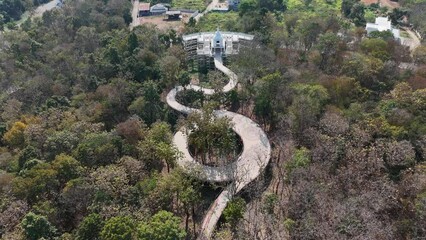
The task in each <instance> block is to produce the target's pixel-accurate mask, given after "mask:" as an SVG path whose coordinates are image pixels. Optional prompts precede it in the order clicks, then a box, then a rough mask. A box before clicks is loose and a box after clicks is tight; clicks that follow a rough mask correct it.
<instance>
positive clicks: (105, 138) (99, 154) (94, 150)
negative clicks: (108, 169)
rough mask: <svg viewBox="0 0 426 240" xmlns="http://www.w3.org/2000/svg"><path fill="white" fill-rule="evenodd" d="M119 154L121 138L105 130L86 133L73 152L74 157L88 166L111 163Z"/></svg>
mask: <svg viewBox="0 0 426 240" xmlns="http://www.w3.org/2000/svg"><path fill="white" fill-rule="evenodd" d="M120 154H121V139H120V138H119V137H118V136H114V135H112V134H110V133H107V132H103V133H91V134H88V135H87V136H86V137H85V138H84V139H83V140H82V141H81V142H80V143H79V144H78V146H77V148H76V150H75V152H74V155H75V157H76V159H78V160H79V161H80V162H81V163H82V164H83V165H86V166H89V167H94V166H101V165H107V164H110V163H113V162H115V161H116V160H118V158H119V157H120Z"/></svg>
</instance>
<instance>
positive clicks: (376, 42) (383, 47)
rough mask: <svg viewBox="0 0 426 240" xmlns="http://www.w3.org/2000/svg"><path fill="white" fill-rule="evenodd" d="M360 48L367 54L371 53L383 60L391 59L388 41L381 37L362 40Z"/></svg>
mask: <svg viewBox="0 0 426 240" xmlns="http://www.w3.org/2000/svg"><path fill="white" fill-rule="evenodd" d="M360 48H361V50H362V51H363V52H364V53H365V54H369V55H371V56H373V57H375V58H378V59H380V60H382V61H387V60H389V59H390V53H389V50H388V43H387V42H385V41H384V40H382V39H380V38H369V39H368V38H367V39H364V40H362V42H361V45H360Z"/></svg>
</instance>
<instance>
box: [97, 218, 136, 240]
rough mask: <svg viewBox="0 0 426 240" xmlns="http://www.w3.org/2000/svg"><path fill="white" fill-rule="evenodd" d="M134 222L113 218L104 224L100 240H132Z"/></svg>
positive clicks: (128, 219) (129, 219) (127, 219)
mask: <svg viewBox="0 0 426 240" xmlns="http://www.w3.org/2000/svg"><path fill="white" fill-rule="evenodd" d="M134 232H135V223H134V220H133V219H131V218H130V217H113V218H110V219H108V220H107V221H106V222H105V225H104V227H103V228H102V232H101V239H102V240H133V239H134Z"/></svg>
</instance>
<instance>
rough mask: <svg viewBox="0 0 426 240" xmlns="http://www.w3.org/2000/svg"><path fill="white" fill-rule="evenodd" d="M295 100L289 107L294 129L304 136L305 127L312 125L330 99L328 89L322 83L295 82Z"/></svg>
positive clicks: (293, 88) (293, 87) (297, 133)
mask: <svg viewBox="0 0 426 240" xmlns="http://www.w3.org/2000/svg"><path fill="white" fill-rule="evenodd" d="M292 90H293V94H294V95H293V102H292V104H291V106H290V107H289V111H290V116H291V120H292V129H293V132H294V133H295V134H296V136H297V137H301V136H302V132H303V130H304V129H307V128H308V127H310V126H312V125H313V124H314V123H315V122H316V121H317V120H318V117H319V115H320V113H321V111H322V110H323V107H324V105H325V103H326V102H327V101H328V99H329V95H328V92H327V89H325V88H324V87H323V86H321V85H309V84H301V83H298V84H294V85H293V86H292Z"/></svg>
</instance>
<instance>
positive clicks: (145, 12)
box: [138, 3, 151, 17]
mask: <svg viewBox="0 0 426 240" xmlns="http://www.w3.org/2000/svg"><path fill="white" fill-rule="evenodd" d="M150 6H151V4H150V3H139V13H138V17H142V16H149V15H151V13H150V12H149V9H150Z"/></svg>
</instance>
